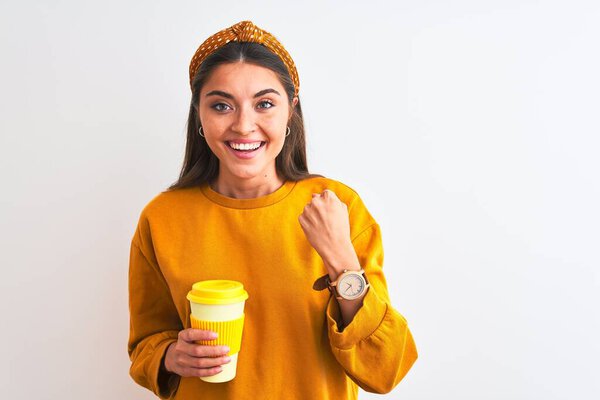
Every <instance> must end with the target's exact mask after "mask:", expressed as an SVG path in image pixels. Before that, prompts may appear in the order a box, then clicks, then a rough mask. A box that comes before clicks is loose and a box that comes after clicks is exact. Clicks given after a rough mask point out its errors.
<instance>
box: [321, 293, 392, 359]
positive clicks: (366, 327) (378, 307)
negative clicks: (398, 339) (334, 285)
mask: <svg viewBox="0 0 600 400" xmlns="http://www.w3.org/2000/svg"><path fill="white" fill-rule="evenodd" d="M340 301H344V300H340ZM387 308H388V307H387V304H386V303H385V302H384V301H382V300H381V299H380V298H379V297H377V294H376V293H375V291H374V290H373V288H372V287H369V289H368V290H367V293H366V294H365V296H364V297H363V304H362V306H361V307H360V308H359V309H358V311H357V312H356V315H355V316H354V318H353V319H352V321H351V322H350V325H348V326H346V327H344V329H343V331H341V332H340V330H339V329H338V321H341V320H342V318H341V312H340V308H339V304H338V301H337V300H336V299H335V297H334V296H331V298H330V299H329V304H328V305H327V312H326V314H327V325H328V331H329V340H330V342H331V345H332V346H333V347H337V348H339V349H349V348H351V347H352V346H354V345H355V344H356V343H358V342H360V341H361V340H363V339H365V338H367V337H369V336H370V335H371V334H372V333H373V332H375V331H376V330H377V328H378V327H379V325H381V322H382V321H383V318H384V316H385V313H386V312H387Z"/></svg>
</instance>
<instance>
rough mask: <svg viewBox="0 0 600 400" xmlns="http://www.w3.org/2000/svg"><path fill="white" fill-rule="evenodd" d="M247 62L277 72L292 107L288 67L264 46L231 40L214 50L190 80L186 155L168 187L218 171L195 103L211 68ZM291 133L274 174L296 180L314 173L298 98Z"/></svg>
mask: <svg viewBox="0 0 600 400" xmlns="http://www.w3.org/2000/svg"><path fill="white" fill-rule="evenodd" d="M235 62H247V63H252V64H255V65H259V66H261V67H265V68H268V69H270V70H272V71H273V72H275V74H277V77H278V78H279V80H280V82H281V84H282V85H283V87H284V89H285V92H286V93H287V95H288V99H289V106H290V108H291V107H292V101H293V98H294V92H295V88H294V84H293V82H292V80H291V78H290V75H289V73H288V70H287V67H286V66H285V64H284V63H283V62H282V61H281V59H280V58H279V57H278V56H277V55H276V54H274V53H273V52H271V51H270V50H269V49H267V48H266V47H265V46H263V45H260V44H257V43H250V42H230V43H227V44H226V45H224V46H223V47H221V48H219V49H217V50H216V51H215V52H214V53H212V54H211V55H210V56H208V57H207V58H206V59H205V60H204V61H203V62H202V64H201V65H200V68H199V69H198V72H197V73H196V76H195V77H194V79H193V81H192V100H191V104H190V112H189V115H188V121H187V143H186V148H185V158H184V160H183V166H182V168H181V173H180V174H179V179H178V180H177V181H176V182H175V183H173V184H172V185H171V186H170V187H169V188H168V190H173V189H182V188H186V187H193V186H200V185H202V184H204V183H205V182H212V181H213V180H214V179H216V177H217V175H218V174H219V159H218V158H217V157H216V156H215V155H214V153H213V152H212V151H211V150H210V148H209V147H208V144H207V143H206V141H205V140H203V139H201V137H200V136H199V134H198V128H200V119H199V117H198V104H199V103H198V102H199V97H200V90H201V89H202V87H203V85H204V84H205V83H206V80H207V79H208V77H209V76H210V74H211V73H212V71H213V70H214V69H215V68H216V67H217V66H219V65H221V64H225V63H235ZM289 127H290V134H289V135H288V136H287V137H286V138H285V142H284V144H283V148H282V150H281V152H280V153H279V154H278V155H277V157H276V158H275V168H276V170H277V174H278V175H279V176H280V177H281V178H282V179H284V180H291V181H299V180H302V179H306V178H310V177H313V176H321V175H317V174H310V173H309V172H308V166H307V163H306V140H305V133H304V120H303V118H302V107H301V105H300V98H299V97H298V103H297V104H296V106H295V107H293V110H292V114H291V117H290V120H289Z"/></svg>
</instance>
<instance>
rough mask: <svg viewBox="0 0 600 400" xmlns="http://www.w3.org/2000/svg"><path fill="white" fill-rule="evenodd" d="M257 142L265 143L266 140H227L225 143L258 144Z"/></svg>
mask: <svg viewBox="0 0 600 400" xmlns="http://www.w3.org/2000/svg"><path fill="white" fill-rule="evenodd" d="M256 142H264V140H260V139H254V140H252V139H236V140H226V141H225V143H256Z"/></svg>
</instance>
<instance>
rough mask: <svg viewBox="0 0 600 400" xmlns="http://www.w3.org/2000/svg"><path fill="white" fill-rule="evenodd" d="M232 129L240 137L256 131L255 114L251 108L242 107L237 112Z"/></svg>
mask: <svg viewBox="0 0 600 400" xmlns="http://www.w3.org/2000/svg"><path fill="white" fill-rule="evenodd" d="M231 129H232V130H233V131H234V132H237V133H239V134H240V135H247V134H249V133H251V132H254V130H255V129H256V121H255V120H254V112H253V110H252V108H251V107H240V108H238V109H237V111H236V112H235V117H234V121H233V124H232V125H231Z"/></svg>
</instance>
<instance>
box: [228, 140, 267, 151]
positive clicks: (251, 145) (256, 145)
mask: <svg viewBox="0 0 600 400" xmlns="http://www.w3.org/2000/svg"><path fill="white" fill-rule="evenodd" d="M229 146H230V147H231V148H233V149H236V150H256V149H258V148H259V147H260V142H256V143H232V142H229Z"/></svg>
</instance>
